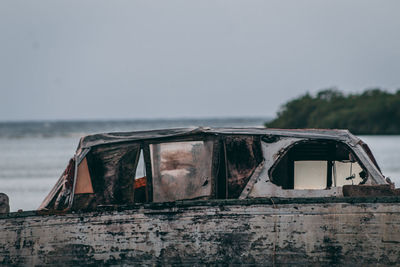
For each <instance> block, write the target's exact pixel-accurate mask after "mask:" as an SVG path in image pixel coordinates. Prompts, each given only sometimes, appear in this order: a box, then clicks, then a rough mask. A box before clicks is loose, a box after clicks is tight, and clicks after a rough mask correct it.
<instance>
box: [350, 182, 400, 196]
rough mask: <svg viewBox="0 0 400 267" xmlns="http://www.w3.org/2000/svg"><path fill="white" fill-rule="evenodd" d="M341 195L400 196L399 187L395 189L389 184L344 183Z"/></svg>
mask: <svg viewBox="0 0 400 267" xmlns="http://www.w3.org/2000/svg"><path fill="white" fill-rule="evenodd" d="M343 196H345V197H371V196H376V197H381V196H400V189H395V188H393V187H392V186H391V185H389V184H386V185H344V186H343Z"/></svg>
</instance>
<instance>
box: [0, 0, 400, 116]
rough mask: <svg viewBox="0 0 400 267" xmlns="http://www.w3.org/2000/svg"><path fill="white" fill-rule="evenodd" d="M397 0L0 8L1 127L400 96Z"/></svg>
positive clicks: (161, 1) (258, 111)
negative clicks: (368, 92)
mask: <svg viewBox="0 0 400 267" xmlns="http://www.w3.org/2000/svg"><path fill="white" fill-rule="evenodd" d="M399 12H400V1H397V0H393V1H389V0H385V1H381V0H380V1H366V0H359V1H349V0H343V1H322V0H315V1H299V0H296V1H282V0H279V1H268V0H264V1H258V0H246V1H245V0H240V1H238V0H231V1H222V0H196V1H194V0H193V1H192V0H189V1H188V0H178V1H177V0H129V1H121V0H117V1H109V0H107V1H102V0H96V1H81V0H79V1H73V0H68V1H64V0H58V1H57V0H56V1H55V0H49V1H31V0H29V1H28V0H26V1H11V0H10V1H6V0H1V2H0V92H1V96H0V120H31V119H33V120H40V119H51V120H53V119H92V118H95V119H103V118H104V119H113V118H155V117H157V118H160V117H221V116H267V117H268V116H274V115H275V113H276V111H277V110H278V108H279V106H280V105H281V104H283V103H284V102H285V101H287V100H288V99H290V98H294V97H297V96H299V95H301V94H304V93H305V92H306V91H309V92H316V91H318V90H319V89H323V88H328V87H333V86H334V87H337V88H339V89H341V90H343V91H346V92H359V91H361V90H363V89H365V88H371V87H377V86H379V87H382V88H385V89H387V90H390V91H394V90H396V89H398V88H400V13H399Z"/></svg>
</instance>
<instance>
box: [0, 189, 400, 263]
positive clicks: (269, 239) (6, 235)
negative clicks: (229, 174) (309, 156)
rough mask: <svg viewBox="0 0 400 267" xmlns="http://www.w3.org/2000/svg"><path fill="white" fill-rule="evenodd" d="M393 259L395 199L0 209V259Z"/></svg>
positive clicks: (399, 217) (398, 231) (399, 216)
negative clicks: (47, 211)
mask: <svg viewBox="0 0 400 267" xmlns="http://www.w3.org/2000/svg"><path fill="white" fill-rule="evenodd" d="M207 263H231V264H236V263H240V264H256V265H264V266H268V265H286V264H287V265H289V264H303V265H309V264H317V265H328V264H338V265H350V264H354V265H357V266H360V264H362V265H376V264H378V265H391V264H395V265H398V264H399V263H400V198H398V197H382V198H336V199H335V198H312V199H310V198H308V199H296V200H295V199H253V200H249V199H247V200H232V201H217V200H215V201H200V202H195V201H193V202H181V203H166V204H165V203H164V204H149V205H139V206H133V207H126V208H121V207H120V208H119V210H116V209H113V208H108V210H107V209H104V210H102V211H96V212H89V213H68V214H65V215H39V214H36V213H35V212H25V213H20V214H9V215H7V216H5V215H4V216H2V217H0V264H3V265H29V266H34V265H83V264H95V265H113V264H116V265H121V264H129V265H135V264H137V265H141V264H151V265H153V264H184V265H186V264H187V265H198V264H207Z"/></svg>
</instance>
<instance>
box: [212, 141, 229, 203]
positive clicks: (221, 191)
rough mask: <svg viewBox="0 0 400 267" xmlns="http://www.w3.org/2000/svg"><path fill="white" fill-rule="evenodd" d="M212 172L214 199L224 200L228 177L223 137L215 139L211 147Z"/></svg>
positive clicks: (226, 192) (226, 193)
mask: <svg viewBox="0 0 400 267" xmlns="http://www.w3.org/2000/svg"><path fill="white" fill-rule="evenodd" d="M212 165H213V167H212V172H213V176H214V179H212V180H213V183H214V185H213V188H215V190H214V191H215V194H214V195H215V198H216V199H226V198H227V195H228V189H227V188H228V177H227V175H228V174H227V167H226V166H227V165H226V148H225V139H224V137H223V136H220V137H219V138H217V139H215V141H214V147H213V159H212Z"/></svg>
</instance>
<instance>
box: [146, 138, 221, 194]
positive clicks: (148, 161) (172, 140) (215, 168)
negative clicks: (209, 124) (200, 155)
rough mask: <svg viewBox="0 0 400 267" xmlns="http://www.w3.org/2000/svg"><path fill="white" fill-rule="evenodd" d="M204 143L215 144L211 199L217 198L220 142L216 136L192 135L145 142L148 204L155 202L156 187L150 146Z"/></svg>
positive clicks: (212, 160)
mask: <svg viewBox="0 0 400 267" xmlns="http://www.w3.org/2000/svg"><path fill="white" fill-rule="evenodd" d="M195 141H202V142H207V141H211V142H213V148H212V155H211V157H212V158H211V179H210V180H211V181H210V182H211V194H210V196H209V197H210V199H214V198H217V183H218V172H219V168H218V167H219V166H218V164H219V156H220V140H219V138H216V137H215V136H210V135H192V136H185V137H174V138H169V139H168V140H165V139H161V140H148V141H144V142H143V153H144V161H145V164H146V175H147V181H146V198H147V202H154V195H153V194H154V192H153V191H154V185H153V170H152V162H151V152H150V145H156V144H165V143H175V142H195ZM183 200H185V199H183Z"/></svg>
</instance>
